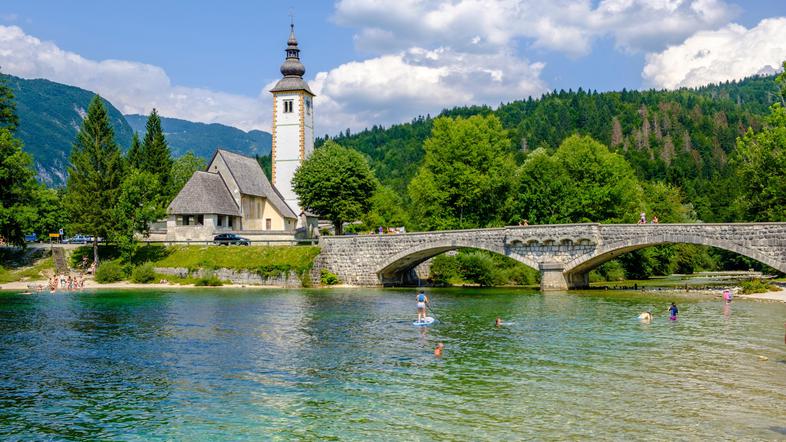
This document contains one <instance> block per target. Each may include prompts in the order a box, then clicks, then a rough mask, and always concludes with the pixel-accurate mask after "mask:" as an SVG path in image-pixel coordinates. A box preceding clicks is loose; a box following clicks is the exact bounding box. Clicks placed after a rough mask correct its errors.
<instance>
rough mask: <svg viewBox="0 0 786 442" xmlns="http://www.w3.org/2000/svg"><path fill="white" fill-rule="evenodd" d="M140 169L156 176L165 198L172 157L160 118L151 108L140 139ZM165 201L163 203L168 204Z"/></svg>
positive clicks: (168, 186)
mask: <svg viewBox="0 0 786 442" xmlns="http://www.w3.org/2000/svg"><path fill="white" fill-rule="evenodd" d="M140 169H142V170H144V171H147V172H150V173H152V174H154V175H156V176H158V180H159V182H160V183H161V189H162V192H163V194H162V195H161V196H162V197H164V199H167V198H168V196H169V194H168V191H169V188H170V181H171V179H170V175H171V173H172V157H171V155H170V152H169V146H167V144H166V138H164V131H163V130H162V129H161V119H160V118H159V117H158V112H156V110H155V109H153V112H151V113H150V117H148V119H147V127H146V131H145V138H144V140H142V167H140ZM168 203H169V201H166V202H165V204H168Z"/></svg>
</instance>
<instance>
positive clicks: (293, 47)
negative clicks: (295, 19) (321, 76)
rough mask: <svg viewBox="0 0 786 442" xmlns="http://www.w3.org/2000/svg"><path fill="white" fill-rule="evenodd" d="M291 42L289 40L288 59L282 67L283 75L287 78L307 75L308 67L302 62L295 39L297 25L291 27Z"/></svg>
mask: <svg viewBox="0 0 786 442" xmlns="http://www.w3.org/2000/svg"><path fill="white" fill-rule="evenodd" d="M289 27H290V31H289V40H287V50H286V52H287V59H286V60H284V64H282V65H281V75H283V76H285V77H300V78H303V74H305V73H306V67H305V66H303V63H301V62H300V49H298V47H297V38H295V25H294V24H291V25H289Z"/></svg>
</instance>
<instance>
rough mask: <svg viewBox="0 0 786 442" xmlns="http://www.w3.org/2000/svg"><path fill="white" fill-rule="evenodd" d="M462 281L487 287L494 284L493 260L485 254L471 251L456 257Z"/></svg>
mask: <svg viewBox="0 0 786 442" xmlns="http://www.w3.org/2000/svg"><path fill="white" fill-rule="evenodd" d="M458 261H459V268H460V269H461V276H462V278H464V280H466V281H469V282H474V283H476V284H480V285H481V286H482V287H488V286H491V285H493V284H494V269H495V266H494V260H493V259H492V258H491V256H489V255H488V254H486V253H483V252H480V251H473V252H469V253H460V254H459V255H458Z"/></svg>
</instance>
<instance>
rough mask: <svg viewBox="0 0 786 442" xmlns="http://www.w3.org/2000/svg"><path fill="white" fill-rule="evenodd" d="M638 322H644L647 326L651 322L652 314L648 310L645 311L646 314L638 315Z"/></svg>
mask: <svg viewBox="0 0 786 442" xmlns="http://www.w3.org/2000/svg"><path fill="white" fill-rule="evenodd" d="M639 320H640V321H641V322H646V323H648V324H649V323H650V322H652V312H651V311H649V310H647V311H646V312H641V314H639Z"/></svg>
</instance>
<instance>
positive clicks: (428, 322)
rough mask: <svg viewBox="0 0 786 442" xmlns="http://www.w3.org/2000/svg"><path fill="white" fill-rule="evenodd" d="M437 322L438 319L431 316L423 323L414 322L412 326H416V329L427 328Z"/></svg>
mask: <svg viewBox="0 0 786 442" xmlns="http://www.w3.org/2000/svg"><path fill="white" fill-rule="evenodd" d="M435 322H437V320H436V319H434V318H432V317H431V316H426V318H425V319H423V320H422V321H412V325H414V326H416V327H426V326H428V325H431V324H433V323H435Z"/></svg>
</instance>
